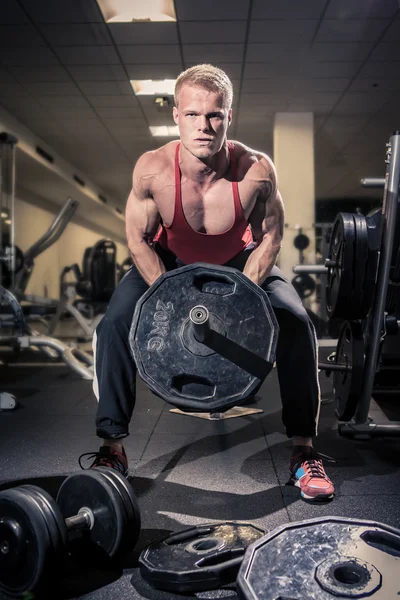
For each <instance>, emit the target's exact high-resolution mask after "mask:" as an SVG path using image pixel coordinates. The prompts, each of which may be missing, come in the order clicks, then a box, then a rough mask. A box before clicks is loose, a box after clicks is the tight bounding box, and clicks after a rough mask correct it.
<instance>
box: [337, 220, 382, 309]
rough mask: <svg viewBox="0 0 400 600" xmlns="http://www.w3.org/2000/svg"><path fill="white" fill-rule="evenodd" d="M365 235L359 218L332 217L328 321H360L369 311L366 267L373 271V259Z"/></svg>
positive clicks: (370, 286) (364, 224) (370, 288)
mask: <svg viewBox="0 0 400 600" xmlns="http://www.w3.org/2000/svg"><path fill="white" fill-rule="evenodd" d="M369 233H370V228H369V227H368V222H367V218H366V217H364V216H363V215H358V214H353V213H339V214H338V215H337V216H336V219H335V222H334V224H333V228H332V235H331V239H330V245H329V251H328V259H327V265H328V269H329V271H328V280H327V288H326V309H327V313H328V316H329V317H330V318H331V319H348V320H350V319H363V318H364V317H365V316H366V315H367V314H368V311H369V310H370V308H371V304H372V291H373V283H374V280H373V278H372V279H371V269H370V268H368V265H369V263H370V262H371V266H372V267H373V265H372V263H373V258H374V256H373V253H372V255H371V242H372V240H370V239H369ZM372 245H373V244H372ZM372 277H373V276H372Z"/></svg>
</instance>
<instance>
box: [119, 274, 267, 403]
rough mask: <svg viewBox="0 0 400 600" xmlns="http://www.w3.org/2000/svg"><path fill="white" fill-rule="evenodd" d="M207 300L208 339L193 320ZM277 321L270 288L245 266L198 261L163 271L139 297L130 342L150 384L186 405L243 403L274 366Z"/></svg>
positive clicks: (170, 400) (173, 400)
mask: <svg viewBox="0 0 400 600" xmlns="http://www.w3.org/2000/svg"><path fill="white" fill-rule="evenodd" d="M195 306H203V307H206V308H207V310H208V311H209V314H210V326H211V329H212V330H214V331H213V332H212V334H211V336H210V337H209V338H207V340H206V341H205V342H204V343H200V342H198V341H197V340H196V339H195V337H194V333H193V330H192V328H191V327H190V320H189V314H190V311H191V310H192V309H193V308H194V307H195ZM277 336H278V324H277V321H276V318H275V315H274V313H273V311H272V308H271V305H270V302H269V300H268V296H267V294H266V293H265V292H264V291H263V290H262V289H261V288H260V287H259V286H257V285H256V284H254V283H253V282H251V281H250V280H249V279H248V278H247V277H245V276H244V275H243V274H242V273H241V272H240V271H237V270H236V269H231V268H228V267H221V266H216V265H208V264H203V263H197V264H194V265H188V266H186V267H181V268H179V269H176V270H173V271H170V272H168V273H165V274H164V275H162V276H161V277H160V278H159V279H158V280H157V281H156V282H155V283H154V284H153V285H152V286H151V288H150V289H149V290H148V291H147V292H146V293H145V294H144V295H143V296H142V298H141V299H140V300H139V301H138V303H137V305H136V309H135V313H134V316H133V321H132V326H131V330H130V336H129V340H130V346H131V350H132V354H133V357H134V360H135V362H136V365H137V368H138V371H139V374H140V376H141V377H142V379H143V380H144V381H145V382H146V383H147V385H148V386H149V387H150V389H151V390H152V391H153V392H155V393H156V394H157V395H158V396H160V397H161V398H163V399H164V400H166V401H167V402H169V403H171V404H174V405H176V406H178V407H179V408H181V409H183V410H192V411H216V410H221V409H222V410H224V409H227V408H229V407H231V406H234V405H236V404H240V402H241V401H242V400H244V399H245V398H246V397H247V396H249V395H250V394H251V393H252V392H253V390H255V389H256V387H257V386H258V385H259V384H260V382H261V381H262V380H263V379H264V378H265V377H266V375H267V374H268V373H269V371H270V370H271V368H272V366H273V363H274V360H275V351H276V343H277Z"/></svg>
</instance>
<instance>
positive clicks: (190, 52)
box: [183, 44, 244, 65]
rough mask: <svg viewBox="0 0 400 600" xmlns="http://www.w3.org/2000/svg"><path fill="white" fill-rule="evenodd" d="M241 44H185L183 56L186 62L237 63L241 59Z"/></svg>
mask: <svg viewBox="0 0 400 600" xmlns="http://www.w3.org/2000/svg"><path fill="white" fill-rule="evenodd" d="M243 52H244V45H243V44H206V45H204V44H185V45H184V46H183V57H184V60H185V61H187V62H191V63H193V62H198V63H203V62H210V63H212V64H214V65H215V64H216V63H219V62H220V61H221V62H226V63H229V62H233V63H237V62H239V61H241V60H242V59H243Z"/></svg>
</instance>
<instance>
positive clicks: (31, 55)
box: [0, 46, 59, 67]
mask: <svg viewBox="0 0 400 600" xmlns="http://www.w3.org/2000/svg"><path fill="white" fill-rule="evenodd" d="M0 62H1V64H3V65H4V66H6V67H7V66H8V65H10V66H21V67H27V66H35V67H36V66H37V67H43V66H49V65H59V61H58V59H57V56H56V55H55V54H54V52H52V51H51V50H50V49H49V48H46V47H45V46H31V47H30V48H29V47H24V48H23V47H20V48H19V47H16V48H2V49H1V52H0Z"/></svg>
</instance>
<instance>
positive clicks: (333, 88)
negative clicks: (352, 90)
mask: <svg viewBox="0 0 400 600" xmlns="http://www.w3.org/2000/svg"><path fill="white" fill-rule="evenodd" d="M350 81H351V79H350V78H348V79H344V78H343V79H339V78H335V77H313V78H309V79H308V78H307V79H306V78H305V77H303V78H301V80H300V82H299V87H301V89H302V90H303V91H309V92H344V91H345V89H346V88H347V87H348V85H349V83H350Z"/></svg>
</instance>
